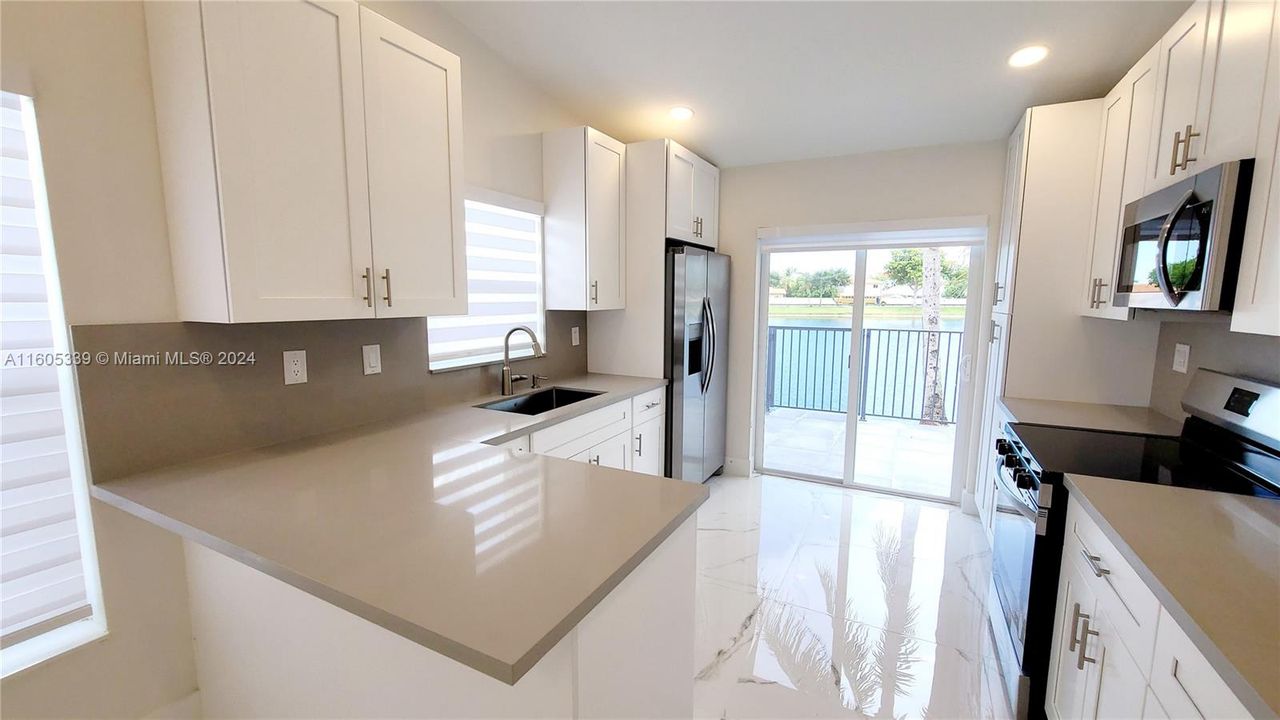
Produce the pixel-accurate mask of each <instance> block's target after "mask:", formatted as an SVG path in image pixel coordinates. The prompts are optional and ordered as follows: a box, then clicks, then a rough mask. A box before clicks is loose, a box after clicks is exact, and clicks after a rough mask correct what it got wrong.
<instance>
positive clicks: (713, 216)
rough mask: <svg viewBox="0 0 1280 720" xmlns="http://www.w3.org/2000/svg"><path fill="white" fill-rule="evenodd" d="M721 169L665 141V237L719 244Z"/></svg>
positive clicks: (715, 245)
mask: <svg viewBox="0 0 1280 720" xmlns="http://www.w3.org/2000/svg"><path fill="white" fill-rule="evenodd" d="M719 215H720V169H719V168H717V167H716V166H714V165H712V164H711V163H709V162H707V161H706V160H703V159H702V158H700V157H698V156H697V155H695V154H694V153H693V152H691V151H690V150H689V149H688V148H685V147H683V146H681V145H680V144H679V143H677V142H675V141H671V140H669V141H667V237H669V238H672V239H674V240H684V241H686V242H691V243H697V244H698V245H705V246H707V247H710V248H712V249H714V248H716V247H718V245H719V224H720V223H719Z"/></svg>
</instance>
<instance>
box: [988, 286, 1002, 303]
mask: <svg viewBox="0 0 1280 720" xmlns="http://www.w3.org/2000/svg"><path fill="white" fill-rule="evenodd" d="M991 294H992V295H993V296H995V300H993V301H992V302H991V304H992V305H999V304H1000V303H1002V302H1004V285H1001V284H1000V283H995V290H994V292H992V293H991Z"/></svg>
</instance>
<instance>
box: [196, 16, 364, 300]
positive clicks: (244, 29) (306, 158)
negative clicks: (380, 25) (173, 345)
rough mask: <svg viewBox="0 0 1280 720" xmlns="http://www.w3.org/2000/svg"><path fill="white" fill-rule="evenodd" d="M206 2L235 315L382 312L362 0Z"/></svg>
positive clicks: (205, 20)
mask: <svg viewBox="0 0 1280 720" xmlns="http://www.w3.org/2000/svg"><path fill="white" fill-rule="evenodd" d="M201 12H202V15H203V38H204V43H205V53H204V60H205V63H206V72H207V78H208V83H209V98H210V100H209V102H210V103H211V105H210V111H211V114H212V118H213V123H212V127H213V131H214V140H215V144H214V147H215V148H216V153H217V177H218V182H219V188H218V192H219V195H218V199H219V201H220V203H221V220H222V237H223V243H224V250H225V254H226V277H227V295H228V297H229V301H230V303H229V304H230V308H229V312H228V313H227V315H228V317H227V320H229V321H231V322H258V321H271V320H327V319H337V318H357V317H372V316H373V314H374V310H373V307H372V305H370V304H369V302H370V301H369V300H368V299H366V298H367V294H366V283H365V280H364V279H363V278H362V276H363V275H364V273H365V272H366V269H367V268H370V267H372V265H373V262H372V257H371V251H370V247H371V245H370V238H369V190H368V180H367V177H366V167H367V165H366V159H365V126H364V123H365V114H364V90H363V88H362V87H361V86H362V79H361V57H360V8H359V6H358V5H356V3H354V2H341V1H339V2H301V1H291V2H272V3H251V2H246V3H241V2H208V3H203V4H202V5H201ZM194 110H195V109H194V108H192V111H194ZM186 179H187V178H182V179H179V182H181V181H182V180H186Z"/></svg>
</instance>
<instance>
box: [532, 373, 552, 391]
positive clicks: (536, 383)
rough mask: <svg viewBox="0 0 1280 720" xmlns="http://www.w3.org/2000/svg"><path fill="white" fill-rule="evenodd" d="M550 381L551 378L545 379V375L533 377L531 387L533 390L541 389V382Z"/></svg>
mask: <svg viewBox="0 0 1280 720" xmlns="http://www.w3.org/2000/svg"><path fill="white" fill-rule="evenodd" d="M550 379H551V378H549V377H547V376H546V375H534V376H533V387H534V388H540V387H542V382H543V381H544V380H550Z"/></svg>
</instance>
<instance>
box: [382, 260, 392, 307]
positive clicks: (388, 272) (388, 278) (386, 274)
mask: <svg viewBox="0 0 1280 720" xmlns="http://www.w3.org/2000/svg"><path fill="white" fill-rule="evenodd" d="M382 280H383V282H385V283H386V284H387V296H386V297H384V298H382V299H383V300H386V301H387V307H391V268H387V269H386V271H385V272H383V273H382Z"/></svg>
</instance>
